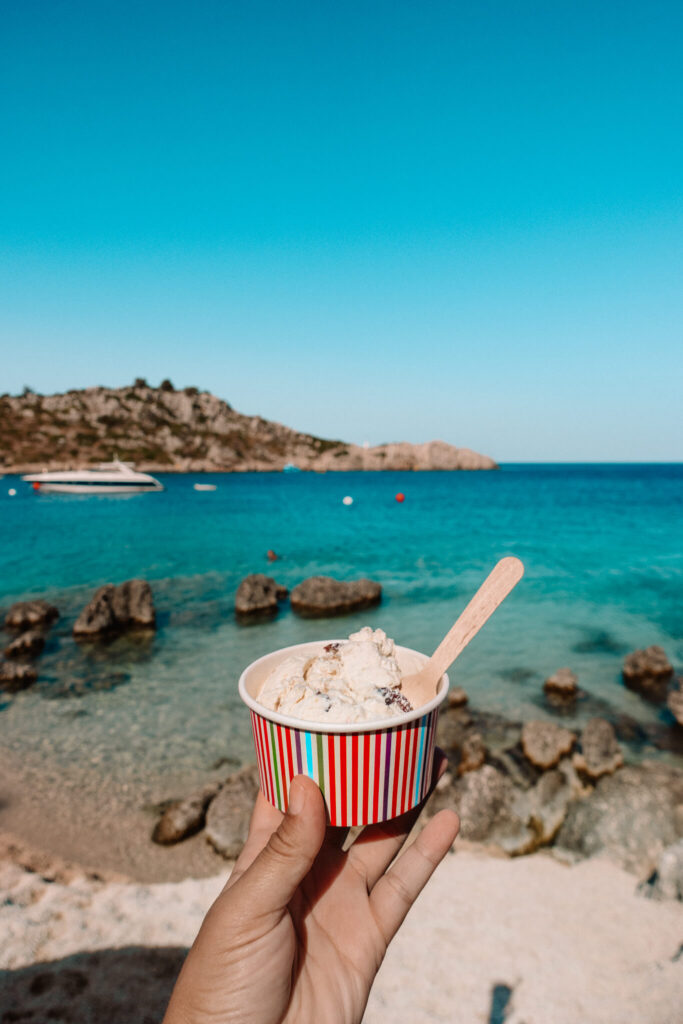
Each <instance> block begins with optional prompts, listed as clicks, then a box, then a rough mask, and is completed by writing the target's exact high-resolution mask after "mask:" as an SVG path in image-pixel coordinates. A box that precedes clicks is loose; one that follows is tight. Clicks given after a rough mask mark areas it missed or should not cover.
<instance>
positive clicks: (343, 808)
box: [239, 640, 448, 826]
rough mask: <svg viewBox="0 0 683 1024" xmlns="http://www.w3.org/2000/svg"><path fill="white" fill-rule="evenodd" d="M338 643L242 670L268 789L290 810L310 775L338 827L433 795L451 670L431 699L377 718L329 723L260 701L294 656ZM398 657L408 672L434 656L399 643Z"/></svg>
mask: <svg viewBox="0 0 683 1024" xmlns="http://www.w3.org/2000/svg"><path fill="white" fill-rule="evenodd" d="M331 642H338V641H329V640H321V641H318V642H315V643H306V644H295V645H294V646H293V647H284V648H282V649H281V650H279V651H273V653H272V654H266V655H265V656H264V657H263V658H259V659H258V661H254V662H252V664H251V665H249V666H248V667H247V668H246V669H245V670H244V672H243V673H242V675H241V676H240V681H239V692H240V697H241V698H242V700H243V701H244V703H245V704H246V705H247V707H248V708H249V710H250V712H251V725H252V729H253V732H254V744H255V746H256V759H257V762H258V770H259V778H260V781H261V789H262V790H263V792H264V794H265V796H266V798H267V799H268V800H269V801H270V803H271V804H273V805H274V806H275V807H277V808H278V809H279V810H281V811H286V810H287V802H288V795H289V786H290V783H291V781H292V779H293V778H294V776H295V775H308V776H309V778H311V779H313V781H314V782H316V783H317V784H318V785H319V786H320V789H321V790H322V794H323V797H324V799H325V805H326V807H327V812H328V815H329V821H330V824H331V825H343V826H351V825H372V824H373V823H374V822H377V821H386V820H387V819H388V818H395V817H396V816H397V815H399V814H403V813H404V812H405V811H409V810H410V809H411V808H412V807H415V806H416V805H417V804H419V803H420V801H421V800H422V799H423V798H424V797H425V796H426V795H427V791H428V789H429V783H430V781H431V772H432V759H433V755H434V740H435V734H436V720H437V716H438V713H439V705H440V704H441V702H442V701H443V700H444V698H445V697H446V693H447V692H448V676H447V675H444V676H442V678H441V680H440V682H439V687H438V693H437V696H436V697H434V699H433V700H431V701H430V702H429V703H428V704H425V705H423V706H422V707H421V708H418V709H416V710H414V711H406V712H403V713H402V714H400V715H396V716H394V717H392V718H388V719H387V718H383V719H380V720H379V721H375V722H353V723H350V724H345V723H343V722H331V723H330V724H329V725H328V724H325V723H324V722H309V721H304V720H303V719H301V718H291V717H290V716H289V715H280V714H278V713H277V712H275V711H271V710H270V709H269V708H265V707H263V706H262V705H261V704H259V702H258V701H257V700H256V694H258V693H259V691H260V689H261V686H262V684H263V682H264V680H265V679H266V677H267V676H268V675H269V674H270V672H271V671H272V670H273V669H274V668H275V666H276V665H277V664H278V663H279V662H281V661H283V660H284V659H285V658H288V657H289V656H290V655H292V654H309V655H311V656H314V655H317V654H320V653H321V652H322V649H323V647H324V646H325V644H327V643H331ZM396 658H397V660H398V663H399V666H400V668H401V671H402V672H403V673H404V674H407V673H409V672H414V671H416V670H417V669H418V668H419V667H420V666H421V665H423V664H424V662H425V661H427V656H426V655H424V654H420V653H419V652H418V651H412V650H410V648H407V647H396Z"/></svg>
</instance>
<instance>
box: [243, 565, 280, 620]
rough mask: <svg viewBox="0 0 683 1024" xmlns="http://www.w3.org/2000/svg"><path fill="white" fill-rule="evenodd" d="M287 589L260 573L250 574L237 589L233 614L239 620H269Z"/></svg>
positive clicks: (275, 612)
mask: <svg viewBox="0 0 683 1024" xmlns="http://www.w3.org/2000/svg"><path fill="white" fill-rule="evenodd" d="M287 594H288V590H287V587H283V586H282V585H281V584H279V583H276V581H275V580H274V579H273V578H272V577H271V576H266V575H264V574H263V573H261V572H256V573H252V574H251V575H250V576H245V578H244V579H243V580H242V582H241V583H240V585H239V587H238V588H237V593H236V595H235V613H236V615H237V617H238V618H240V619H245V620H249V619H257V618H258V619H260V618H271V617H272V616H273V615H276V614H277V609H278V602H280V601H284V600H285V598H286V597H287Z"/></svg>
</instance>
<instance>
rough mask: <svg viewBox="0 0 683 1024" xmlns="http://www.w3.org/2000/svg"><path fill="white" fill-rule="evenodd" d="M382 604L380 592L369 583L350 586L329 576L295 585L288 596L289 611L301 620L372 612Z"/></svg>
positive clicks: (380, 590)
mask: <svg viewBox="0 0 683 1024" xmlns="http://www.w3.org/2000/svg"><path fill="white" fill-rule="evenodd" d="M381 600H382V588H381V586H380V584H379V583H375V582H374V581H373V580H366V579H362V580H353V581H352V582H350V583H347V582H343V581H342V580H335V579H333V578H332V577H331V576H311V577H309V578H308V579H307V580H304V581H303V583H299V584H297V586H296V587H294V590H293V591H292V593H291V595H290V602H291V605H292V609H293V610H294V611H295V612H296V613H297V614H298V615H302V616H304V617H305V618H322V617H324V616H327V615H346V614H348V613H349V612H355V611H360V610H361V609H363V608H372V607H373V606H374V605H377V604H379V603H380V601H381Z"/></svg>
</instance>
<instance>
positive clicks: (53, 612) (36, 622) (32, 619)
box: [5, 599, 59, 630]
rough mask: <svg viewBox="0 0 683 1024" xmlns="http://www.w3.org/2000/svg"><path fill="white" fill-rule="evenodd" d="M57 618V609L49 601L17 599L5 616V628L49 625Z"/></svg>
mask: <svg viewBox="0 0 683 1024" xmlns="http://www.w3.org/2000/svg"><path fill="white" fill-rule="evenodd" d="M58 618H59V611H58V609H57V608H55V606H54V605H53V604H50V602H49V601H43V600H42V599H41V600H37V601H17V603H16V604H13V605H12V607H11V608H10V610H9V611H8V612H7V615H6V616H5V627H6V629H16V630H25V629H35V627H36V626H50V625H51V624H52V623H53V622H55V621H56V620H57V619H58Z"/></svg>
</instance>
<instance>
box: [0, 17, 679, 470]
mask: <svg viewBox="0 0 683 1024" xmlns="http://www.w3.org/2000/svg"><path fill="white" fill-rule="evenodd" d="M2 22H3V28H2V32H1V33H0V97H1V99H0V138H2V140H3V142H2V151H3V156H2V160H1V161H0V344H1V345H2V348H3V353H4V355H3V361H2V381H1V382H0V389H2V390H8V391H11V392H15V391H18V390H20V389H21V388H22V387H23V385H24V384H29V385H30V386H32V387H33V388H35V389H36V390H40V391H44V392H50V391H55V390H62V389H65V388H69V387H80V386H86V385H89V384H94V383H102V384H109V385H120V384H124V383H127V382H129V381H131V380H132V379H133V377H135V376H145V377H147V378H148V379H149V380H150V381H151V382H158V381H159V380H161V378H162V377H170V378H171V379H172V380H173V381H174V383H175V384H176V385H177V386H183V385H187V384H194V385H197V386H200V387H203V388H208V389H210V390H212V391H214V392H215V393H217V394H219V395H221V396H222V397H224V398H226V399H227V400H228V401H230V402H231V403H232V404H233V405H234V406H235V408H238V409H240V410H242V411H245V412H249V413H255V412H258V413H260V414H262V415H264V416H267V417H269V418H272V419H277V420H280V421H281V422H285V423H288V424H290V425H292V426H294V427H297V428H299V429H303V430H310V431H312V432H314V433H317V434H320V435H323V436H328V437H342V438H344V439H346V440H351V441H357V442H362V441H365V440H369V441H370V442H371V443H379V442H382V441H387V440H399V439H407V440H412V441H423V440H429V439H430V438H434V437H441V438H444V439H445V440H447V441H450V442H453V443H456V444H464V445H469V446H470V447H473V448H476V449H479V450H481V451H485V452H487V453H489V454H492V455H494V456H495V457H497V458H498V459H500V460H501V461H516V460H520V461H521V460H547V461H553V460H557V461H563V460H584V459H590V460H602V459H604V460H612V459H614V460H622V459H623V460H648V459H653V460H669V459H670V460H680V459H681V458H683V443H682V442H683V413H682V412H681V408H682V403H681V400H680V387H681V381H682V380H683V355H682V353H683V337H682V335H683V330H682V325H683V287H682V283H683V244H682V241H683V190H682V186H683V133H682V131H681V125H682V124H683V74H682V72H681V60H680V40H681V38H682V33H683V8H681V6H680V5H677V4H673V3H670V4H662V3H657V2H655V3H647V4H646V3H629V2H626V3H621V4H616V3H600V4H596V3H595V2H594V0H593V2H592V3H587V2H582V0H579V2H572V3H547V2H545V3H534V4H531V3H519V4H514V5H513V4H510V3H503V2H500V3H493V2H489V3H487V2H483V3H476V4H467V5H465V4H461V3H430V2H424V3H415V2H411V3H403V2H396V0H394V2H391V3H384V2H377V3H369V4H368V3H365V4H356V3H349V2H347V3H345V4H331V3H328V2H325V0H317V2H311V3H289V4H283V3H264V2H261V3H259V2H251V3H239V4H238V3H226V2H222V3H214V2H210V0H206V2H201V3H196V4H190V3H173V2H167V3H164V4H157V3H153V2H150V3H143V4H132V3H126V2H118V3H107V2H100V3H96V4H92V3H87V4H86V3H84V4H79V3H69V2H59V0H54V2H49V3H48V2H41V3H37V2H31V0H27V2H24V3H22V4H15V5H9V4H5V5H3V7H2Z"/></svg>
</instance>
